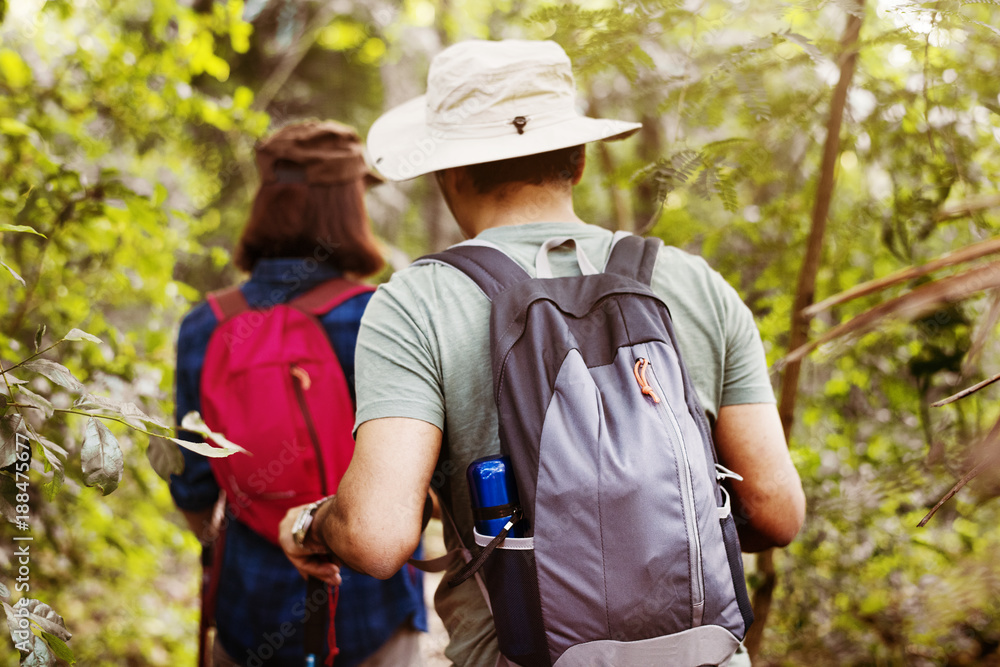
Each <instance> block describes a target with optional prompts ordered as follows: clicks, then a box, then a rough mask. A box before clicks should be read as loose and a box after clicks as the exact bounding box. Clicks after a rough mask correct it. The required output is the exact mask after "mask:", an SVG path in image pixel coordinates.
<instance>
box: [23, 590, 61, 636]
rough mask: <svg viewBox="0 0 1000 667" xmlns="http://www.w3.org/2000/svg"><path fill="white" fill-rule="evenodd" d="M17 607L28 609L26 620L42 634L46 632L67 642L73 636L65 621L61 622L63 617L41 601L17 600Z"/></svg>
mask: <svg viewBox="0 0 1000 667" xmlns="http://www.w3.org/2000/svg"><path fill="white" fill-rule="evenodd" d="M18 605H19V606H22V605H23V606H26V607H27V608H28V618H29V619H30V620H31V622H32V623H34V624H35V625H37V626H38V628H39V629H40V630H42V632H48V633H49V634H53V635H55V636H56V637H59V639H62V640H63V641H67V642H68V641H69V640H70V639H72V638H73V634H72V633H71V632H70V631H69V630H68V629H67V628H66V621H65V620H63V617H62V616H60V615H59V614H57V613H56V612H55V610H54V609H52V607H50V606H49V605H47V604H45V603H44V602H42V601H41V600H33V599H28V600H19V601H18Z"/></svg>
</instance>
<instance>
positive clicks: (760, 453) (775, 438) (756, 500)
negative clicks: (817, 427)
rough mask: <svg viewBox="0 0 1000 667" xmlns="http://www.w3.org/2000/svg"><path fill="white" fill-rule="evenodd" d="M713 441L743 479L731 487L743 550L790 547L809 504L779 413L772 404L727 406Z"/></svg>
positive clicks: (725, 462) (723, 459)
mask: <svg viewBox="0 0 1000 667" xmlns="http://www.w3.org/2000/svg"><path fill="white" fill-rule="evenodd" d="M713 437H714V439H715V447H716V451H717V452H718V455H719V462H720V463H722V465H724V466H725V467H727V468H729V469H730V470H732V471H733V472H736V473H739V474H740V475H742V476H743V481H742V482H740V481H734V482H733V484H732V486H731V487H730V488H731V489H732V491H733V496H734V498H733V516H734V517H735V518H736V526H737V529H738V531H739V535H740V545H741V546H742V548H743V551H763V550H765V549H769V548H771V547H783V546H785V545H787V544H788V543H789V542H791V541H792V540H793V539H794V538H795V535H796V534H797V533H798V532H799V528H801V527H802V522H803V521H804V520H805V511H806V499H805V495H804V494H803V493H802V482H801V481H800V480H799V474H798V472H797V471H796V470H795V466H794V465H792V459H791V456H789V454H788V446H787V445H786V444H785V435H784V432H783V431H782V428H781V420H780V419H779V417H778V410H777V408H776V407H775V406H774V405H773V404H771V403H753V404H747V405H727V406H724V407H723V408H721V409H720V410H719V417H718V419H717V420H716V423H715V433H714V434H713Z"/></svg>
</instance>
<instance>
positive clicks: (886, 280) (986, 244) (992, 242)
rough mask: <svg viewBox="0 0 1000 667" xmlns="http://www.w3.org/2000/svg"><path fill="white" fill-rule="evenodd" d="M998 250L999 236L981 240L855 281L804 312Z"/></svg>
mask: <svg viewBox="0 0 1000 667" xmlns="http://www.w3.org/2000/svg"><path fill="white" fill-rule="evenodd" d="M997 252H1000V236H997V237H994V238H991V239H988V240H986V241H982V242H980V243H974V244H972V245H970V246H965V247H964V248H960V249H958V250H956V251H954V252H949V253H947V254H945V255H941V256H940V257H938V258H937V259H935V260H932V261H930V262H927V263H926V264H923V265H921V266H908V267H907V268H905V269H903V270H901V271H897V272H895V273H892V274H890V275H888V276H884V277H882V278H878V279H876V280H869V281H868V282H866V283H861V284H860V285H855V286H854V287H852V288H851V289H849V290H845V291H843V292H841V293H840V294H835V295H833V296H831V297H830V298H829V299H824V300H823V301H820V302H819V303H817V304H814V305H812V306H809V307H808V308H806V309H805V311H804V315H805V316H806V317H808V318H813V317H815V316H816V315H818V314H819V313H822V312H823V311H826V310H829V309H831V308H833V307H834V306H839V305H840V304H842V303H847V302H848V301H853V300H854V299H860V298H861V297H863V296H868V295H869V294H874V293H875V292H880V291H882V290H884V289H886V288H889V287H892V286H893V285H898V284H900V283H904V282H908V281H910V280H914V279H916V278H921V277H923V276H926V275H927V274H929V273H933V272H935V271H938V270H940V269H945V268H948V267H949V266H954V265H956V264H964V263H965V262H971V261H973V260H976V259H979V258H980V257H985V256H986V255H991V254H993V253H997Z"/></svg>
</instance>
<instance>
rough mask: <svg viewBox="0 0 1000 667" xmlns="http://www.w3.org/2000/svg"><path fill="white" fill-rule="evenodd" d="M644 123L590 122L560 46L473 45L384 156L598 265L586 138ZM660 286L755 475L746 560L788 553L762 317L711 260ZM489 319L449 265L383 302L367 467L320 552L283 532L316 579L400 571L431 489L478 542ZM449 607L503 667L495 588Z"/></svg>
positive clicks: (494, 240) (792, 515)
mask: <svg viewBox="0 0 1000 667" xmlns="http://www.w3.org/2000/svg"><path fill="white" fill-rule="evenodd" d="M638 128H639V124H637V123H630V122H624V121H618V120H606V119H593V118H586V117H584V116H581V115H580V114H579V113H577V111H576V97H575V90H574V83H573V76H572V71H571V66H570V62H569V59H568V58H567V56H566V54H565V53H564V52H563V50H562V49H561V48H560V47H559V46H558V45H556V44H555V43H553V42H529V41H519V40H507V41H502V42H484V41H469V42H463V43H460V44H456V45H454V46H452V47H450V48H448V49H446V50H444V51H443V52H441V53H440V54H439V55H438V56H437V57H436V58H435V59H434V61H433V62H432V64H431V68H430V72H429V74H428V85H427V94H426V95H424V96H421V97H419V98H417V99H415V100H412V101H410V102H407V103H405V104H403V105H401V106H400V107H397V108H395V109H393V110H391V111H389V112H387V113H386V114H385V115H383V116H382V117H381V118H380V119H379V120H378V121H376V123H375V124H374V125H373V126H372V128H371V131H370V133H369V138H368V147H369V152H370V155H371V158H372V160H373V164H374V166H375V167H376V168H377V169H378V170H379V171H380V172H381V173H382V174H383V175H385V177H386V178H388V179H390V180H406V179H409V178H414V177H417V176H420V175H422V174H428V173H433V174H434V176H435V178H436V180H437V182H438V184H439V186H440V188H441V191H442V193H443V195H444V198H445V200H446V202H447V203H448V206H449V209H450V210H451V212H452V214H453V215H454V217H455V219H456V221H457V223H458V225H459V227H460V228H461V230H462V232H463V233H464V234H465V236H466V237H468V238H470V239H475V243H479V244H482V243H489V244H491V245H494V246H498V247H499V248H500V249H502V250H503V251H504V252H505V253H506V254H507V255H508V256H509V257H511V258H513V259H514V260H515V261H516V262H517V263H518V264H520V265H521V266H522V267H523V268H524V269H525V270H526V271H528V272H529V273H530V274H532V275H534V274H535V270H536V261H535V260H536V255H538V254H539V250H540V249H541V248H543V247H545V246H546V242H547V241H549V240H550V239H552V238H554V237H557V238H571V239H573V240H574V241H575V245H576V248H577V252H578V254H580V255H584V256H586V257H589V258H591V259H592V260H594V263H597V260H604V259H606V258H607V257H608V255H609V252H610V248H611V246H612V242H613V240H614V236H613V235H612V233H611V232H609V231H607V230H605V229H604V228H601V227H597V226H594V225H590V224H586V223H585V222H584V221H582V220H581V219H580V218H579V217H578V216H577V215H576V213H575V212H574V209H573V200H572V188H573V186H574V185H575V184H577V183H578V182H579V180H580V178H581V176H582V174H583V169H584V166H585V156H584V144H586V143H588V142H592V141H601V140H611V139H621V138H625V137H627V136H629V135H630V134H632V133H634V132H635V131H636V130H637V129H638ZM581 262H582V260H581ZM598 265H600V264H598ZM551 271H552V273H553V274H554V275H555V276H562V275H574V274H577V275H578V274H579V273H580V268H579V265H578V263H577V255H574V254H572V253H565V252H553V253H552V261H551ZM652 288H653V291H654V292H655V293H656V294H657V295H658V296H660V297H661V298H662V299H663V301H664V302H665V303H666V304H667V305H668V306H669V308H670V312H671V315H672V318H673V321H674V326H675V329H676V331H677V332H678V337H679V339H680V348H681V351H682V354H683V357H684V359H685V361H686V364H687V366H688V369H689V371H690V374H691V377H692V379H693V383H694V385H695V388H696V390H697V392H698V395H699V397H700V398H701V402H702V404H703V406H704V408H705V410H706V411H707V413H708V415H709V418H710V420H711V422H712V427H713V435H714V438H715V442H716V447H717V450H718V454H719V458H720V462H721V463H722V464H723V465H725V466H726V467H728V468H730V469H732V470H734V471H736V472H738V473H740V474H742V476H743V478H744V482H742V483H740V484H739V485H738V488H734V491H735V494H734V495H735V497H734V506H735V507H736V509H735V513H736V515H737V516H739V517H741V519H742V525H741V526H740V535H741V538H742V543H743V547H744V549H746V550H761V549H764V548H768V547H770V546H774V545H784V544H787V543H788V542H789V541H790V540H791V539H792V538H793V537H794V536H795V534H796V532H797V531H798V529H799V527H800V525H801V523H802V520H803V515H804V504H805V502H804V497H803V494H802V489H801V485H800V482H799V478H798V475H797V473H796V471H795V469H794V467H793V466H792V463H791V460H790V457H789V455H788V451H787V448H786V446H785V442H784V437H783V434H782V429H781V424H780V421H779V419H778V415H777V410H776V409H775V405H774V397H773V394H772V390H771V386H770V382H769V380H768V374H767V368H766V362H765V358H764V352H763V348H762V345H761V342H760V337H759V334H758V332H757V329H756V326H755V324H754V321H753V317H752V315H751V313H750V311H749V309H747V308H746V306H745V305H744V304H743V303H742V302H741V301H740V299H739V297H738V295H737V294H736V292H735V290H733V289H732V288H731V287H730V286H729V285H728V284H726V283H725V281H724V280H723V279H722V278H721V276H719V275H718V274H717V273H715V272H714V271H712V270H711V269H709V268H708V266H707V265H706V264H705V262H704V261H702V260H701V259H699V258H696V257H693V256H691V255H688V254H686V253H684V252H682V251H680V250H678V249H675V248H669V247H664V248H662V249H661V250H660V251H659V255H658V256H657V263H656V265H655V271H654V274H653V278H652ZM489 318H490V302H489V300H488V299H487V298H486V296H485V295H484V294H483V293H482V292H481V291H480V290H479V289H478V288H477V286H476V285H475V284H474V283H473V282H472V281H470V280H469V279H468V278H467V277H465V276H463V275H462V274H461V273H460V272H458V271H455V270H454V269H452V268H451V267H447V266H443V265H441V264H434V263H431V264H422V265H418V266H414V267H411V268H408V269H406V270H404V271H400V272H398V273H396V274H395V275H394V276H393V278H392V280H391V282H390V283H389V284H388V285H383V286H382V287H381V288H380V289H379V291H378V292H377V293H376V295H375V296H374V297H373V299H372V302H371V305H370V307H369V310H368V311H367V312H366V314H365V317H364V319H363V321H362V326H361V332H360V334H359V338H358V349H357V361H358V368H359V373H358V382H357V389H358V414H357V426H356V429H357V430H356V438H357V449H356V453H355V458H354V460H353V461H352V463H351V467H350V469H349V470H348V472H347V474H346V476H345V477H344V480H343V483H342V484H341V487H340V493H339V494H338V495H337V496H336V497H335V498H334V499H332V500H331V501H329V502H326V503H324V504H323V505H322V506H321V507H320V508H319V509H318V511H316V513H315V516H314V517H313V521H312V523H311V528H310V529H309V530H308V531H307V534H306V535H305V539H304V544H298V545H297V544H295V543H294V541H293V540H292V539H291V538H290V532H291V528H292V526H293V524H294V523H295V522H296V520H297V519H298V518H299V517H300V516H301V512H300V511H298V510H297V509H293V510H291V511H290V512H289V514H288V515H286V518H285V520H284V522H283V524H282V526H283V534H282V545H283V547H284V548H285V551H286V554H288V555H289V557H290V558H291V559H292V561H293V563H295V565H296V566H297V567H298V568H299V569H300V571H301V572H303V573H308V574H311V575H313V576H317V577H320V578H326V579H328V580H336V577H337V567H336V566H335V565H331V564H324V563H322V562H320V561H319V560H318V559H317V558H316V556H315V555H316V554H326V553H328V552H332V553H334V554H335V555H336V557H337V558H339V559H340V560H341V561H342V562H344V563H346V564H348V565H350V566H352V567H354V568H359V569H361V570H363V571H366V572H369V573H371V574H373V575H375V576H389V575H390V574H391V573H392V572H394V571H395V570H396V569H398V568H399V567H400V566H401V565H402V564H403V563H404V562H406V559H407V557H408V555H409V554H410V553H411V552H412V550H413V548H414V546H415V545H416V544H417V543H418V541H419V539H420V532H421V512H422V508H423V506H424V496H425V493H426V491H427V489H428V488H429V487H431V486H433V488H434V489H435V490H436V491H437V492H438V495H439V497H440V499H441V503H442V506H443V508H444V510H445V515H446V516H449V517H451V518H452V519H453V523H452V522H446V523H445V541H446V543H447V546H448V547H449V548H450V549H457V548H462V546H463V545H466V546H467V545H471V544H472V543H473V536H472V526H473V515H472V509H471V505H470V500H469V491H468V487H467V485H466V480H465V471H466V469H467V467H468V465H469V463H470V462H472V461H473V460H475V459H477V458H480V457H484V456H490V455H495V454H498V453H499V452H500V443H499V437H498V432H497V424H498V417H497V411H496V406H495V404H494V401H493V392H492V389H493V379H492V367H491V361H490V342H489V329H488V323H489ZM443 443H444V444H443ZM460 565H461V563H455V564H453V565H452V566H451V567H450V569H449V572H448V574H447V575H446V577H445V580H446V581H447V580H448V579H450V578H451V577H452V575H454V574H455V572H456V571H457V570H458V569H459V567H460ZM581 585H586V583H585V582H581ZM435 603H436V608H437V611H438V613H439V614H440V616H441V618H442V619H443V621H444V624H445V626H446V628H447V629H448V632H449V635H450V644H449V646H448V649H447V651H446V655H447V656H448V657H449V658H450V659H451V660H453V661H454V662H455V663H456V664H458V665H477V666H478V665H483V666H485V665H490V666H492V665H495V664H503V663H504V660H505V659H504V658H503V657H501V656H499V649H498V647H497V643H496V634H495V630H494V627H493V623H492V621H491V617H490V610H489V608H488V606H487V603H486V601H485V599H484V597H483V595H482V593H481V592H480V590H479V588H477V587H476V586H475V585H472V584H463V585H460V586H457V587H454V588H449V587H448V586H447V585H446V584H445V585H442V586H441V587H439V589H438V591H437V594H436V596H435Z"/></svg>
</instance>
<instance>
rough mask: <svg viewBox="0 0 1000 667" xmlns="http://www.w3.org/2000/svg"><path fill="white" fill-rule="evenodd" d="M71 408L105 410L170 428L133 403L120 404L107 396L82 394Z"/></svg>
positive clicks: (120, 402)
mask: <svg viewBox="0 0 1000 667" xmlns="http://www.w3.org/2000/svg"><path fill="white" fill-rule="evenodd" d="M73 407H74V408H76V409H79V410H95V409H97V410H107V411H110V412H114V413H117V414H119V415H121V416H122V417H125V418H128V419H137V420H139V421H143V422H146V423H147V424H152V425H154V426H158V427H160V428H164V429H169V428H170V427H169V426H167V425H166V424H164V423H163V422H162V421H161V420H159V419H157V418H156V417H150V416H149V415H147V414H146V413H145V412H143V411H142V410H141V409H140V408H139V406H137V405H136V404H135V403H132V402H122V401H118V400H115V399H113V398H108V397H107V396H98V395H96V394H84V395H83V396H81V397H80V398H78V399H77V400H76V402H75V403H73Z"/></svg>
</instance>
